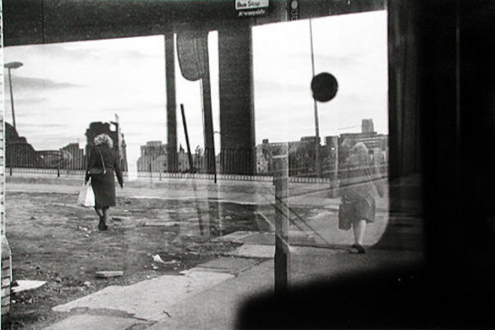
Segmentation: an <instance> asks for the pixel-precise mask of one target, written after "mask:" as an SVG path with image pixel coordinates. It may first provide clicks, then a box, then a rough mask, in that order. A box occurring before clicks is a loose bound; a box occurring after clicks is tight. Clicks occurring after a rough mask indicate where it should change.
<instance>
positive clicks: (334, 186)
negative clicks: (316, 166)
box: [330, 136, 339, 198]
mask: <svg viewBox="0 0 495 330" xmlns="http://www.w3.org/2000/svg"><path fill="white" fill-rule="evenodd" d="M331 141H332V146H331V148H332V149H333V152H334V155H335V157H334V158H335V163H334V166H333V169H332V170H331V177H330V189H331V192H330V194H331V197H332V198H336V197H338V195H339V194H338V192H339V139H338V137H337V136H334V137H332V139H331Z"/></svg>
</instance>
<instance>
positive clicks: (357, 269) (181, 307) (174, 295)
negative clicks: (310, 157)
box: [6, 176, 423, 330]
mask: <svg viewBox="0 0 495 330" xmlns="http://www.w3.org/2000/svg"><path fill="white" fill-rule="evenodd" d="M414 182H415V181H414V180H413V183H408V184H413V185H414V184H417V182H416V183H414ZM399 184H400V183H399ZM80 185H81V181H80V180H77V179H74V178H73V177H69V176H68V177H62V178H50V177H47V178H41V179H40V178H29V177H24V178H20V177H10V178H9V177H7V185H6V190H7V193H8V192H9V191H25V189H29V190H30V191H38V192H63V193H77V191H78V190H79V186H80ZM391 191H392V189H391ZM117 194H118V196H126V197H135V198H163V199H174V200H176V199H200V200H201V199H203V200H207V199H214V200H217V201H229V202H234V203H243V204H253V205H260V204H263V205H267V204H273V203H274V198H275V194H274V186H273V184H272V183H271V182H253V181H249V182H242V181H219V182H217V183H216V184H214V183H212V182H211V181H208V180H192V179H191V180H189V179H187V180H184V179H163V180H162V181H159V182H157V181H156V180H155V181H149V180H140V181H134V182H129V183H128V184H127V185H126V188H125V189H123V190H119V191H118V192H117ZM329 195H330V194H329V192H328V187H327V186H326V185H325V184H316V183H311V184H308V183H306V184H290V185H289V196H290V197H289V204H290V206H298V207H307V208H313V209H315V211H314V213H313V215H312V216H311V217H310V218H309V219H305V220H306V221H307V223H309V224H310V228H306V230H301V228H292V227H291V228H290V234H289V243H290V249H289V251H290V262H289V266H288V270H289V288H290V290H292V289H294V288H300V287H304V286H306V285H311V284H312V283H317V282H319V281H325V282H328V281H331V280H332V279H333V278H337V277H339V276H342V275H345V274H357V273H366V272H369V271H371V270H380V269H387V268H390V267H397V266H400V267H406V268H407V267H415V266H417V265H420V264H421V263H422V262H423V249H422V246H421V243H422V226H421V219H420V210H419V209H414V210H413V209H411V208H408V210H407V211H404V210H397V209H396V210H394V211H393V212H389V209H388V199H387V198H384V199H381V200H379V202H378V215H379V217H380V218H381V219H382V220H381V221H377V222H376V223H375V224H373V225H372V226H369V227H368V231H367V234H366V240H365V245H367V253H366V254H360V255H357V254H351V253H350V251H349V246H350V244H351V243H352V232H351V231H341V230H338V228H337V224H336V222H335V216H333V218H332V219H333V220H331V221H330V220H329V219H330V218H331V216H330V215H331V214H335V212H336V210H337V209H338V205H339V202H340V201H339V199H338V198H331V197H330V196H329ZM412 210H413V211H412ZM268 221H270V220H269V219H268ZM272 225H273V224H272ZM390 231H392V232H393V233H394V235H393V236H394V240H393V241H392V244H388V245H387V244H377V243H383V242H381V240H382V238H383V237H384V236H385V237H388V236H390ZM385 232H387V233H388V234H387V235H384V233H385ZM400 238H403V239H400ZM214 239H218V240H224V241H231V242H237V243H241V245H240V246H239V248H238V249H237V250H235V251H232V252H230V253H227V254H225V255H222V256H220V257H219V258H218V259H216V260H213V261H210V262H207V263H204V264H200V265H198V266H197V267H195V268H192V269H189V270H187V271H184V272H183V273H181V274H180V275H163V276H161V277H158V278H153V279H150V280H145V281H142V282H139V283H135V284H133V285H129V286H110V287H106V288H105V289H103V290H101V291H98V292H96V293H93V294H91V295H88V296H85V297H82V298H80V299H77V300H75V301H71V302H68V303H66V304H63V305H59V306H55V307H54V308H53V310H54V311H55V312H58V313H61V316H63V319H62V320H61V321H59V322H57V323H55V324H53V325H51V326H49V327H47V328H46V329H50V330H59V329H60V330H62V329H64V330H65V329H75V330H78V329H84V330H90V329H105V330H113V329H115V330H117V329H119V330H124V329H133V330H136V329H235V328H236V327H237V321H238V318H239V312H240V310H241V309H242V307H243V305H244V303H246V302H248V301H250V300H251V299H253V298H256V297H258V296H259V295H262V294H266V293H271V292H273V291H274V289H275V275H274V274H275V271H274V255H275V246H274V242H275V236H274V233H273V232H271V233H259V232H234V233H232V234H229V235H226V236H222V237H218V238H214ZM397 242H402V243H397ZM404 242H406V243H404Z"/></svg>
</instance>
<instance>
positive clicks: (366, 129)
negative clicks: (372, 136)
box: [361, 119, 375, 133]
mask: <svg viewBox="0 0 495 330" xmlns="http://www.w3.org/2000/svg"><path fill="white" fill-rule="evenodd" d="M374 131H375V127H374V125H373V119H363V120H362V122H361V133H373V132H374Z"/></svg>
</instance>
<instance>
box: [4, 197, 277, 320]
mask: <svg viewBox="0 0 495 330" xmlns="http://www.w3.org/2000/svg"><path fill="white" fill-rule="evenodd" d="M76 201H77V195H76V194H60V193H25V192H11V193H9V194H7V197H6V214H7V230H6V232H7V239H8V240H9V243H10V246H11V249H12V255H13V257H12V264H13V267H12V268H13V280H14V281H16V280H41V281H46V284H45V285H44V286H42V287H41V288H38V289H36V290H30V291H24V292H21V293H18V294H14V295H13V296H12V299H11V312H10V322H9V324H7V326H6V327H5V329H42V328H44V327H46V326H48V325H50V324H52V323H54V322H55V321H56V320H57V319H58V318H60V317H63V315H60V314H58V313H55V312H53V311H52V310H51V308H52V307H54V306H56V305H59V304H64V303H66V302H68V301H71V300H74V299H77V298H79V297H82V296H86V295H88V294H90V293H93V292H96V291H98V290H101V289H103V288H104V287H107V286H110V285H129V284H132V283H135V282H138V281H143V280H146V279H150V278H153V277H157V276H161V275H164V274H177V273H178V272H180V271H182V270H186V269H189V268H191V267H194V266H195V265H197V264H199V263H203V262H206V261H209V260H212V259H215V258H217V257H218V256H220V255H222V254H224V253H225V252H227V251H231V250H234V249H235V248H236V247H237V245H236V244H235V243H229V242H222V241H218V240H213V238H215V237H217V236H220V235H226V234H228V233H230V232H234V231H239V230H249V231H258V230H265V229H266V228H263V223H264V221H263V220H262V219H260V218H259V215H258V213H257V212H256V211H259V207H258V206H252V205H239V204H233V203H222V204H219V203H215V202H211V203H208V202H198V201H170V200H168V201H166V200H159V199H133V198H118V199H117V206H116V207H114V208H111V210H110V212H111V215H110V216H111V218H112V219H111V220H110V221H109V227H110V230H109V231H106V232H100V231H98V230H97V217H96V214H95V212H94V210H93V209H89V208H84V207H80V206H76ZM266 208H267V209H266V210H264V212H265V213H267V212H268V213H269V212H273V210H271V209H272V208H270V207H269V206H266ZM155 255H159V256H160V257H161V259H162V260H163V261H164V262H163V263H156V262H154V261H153V256H155ZM112 270H114V271H123V272H124V276H122V277H116V278H110V279H98V278H96V276H95V274H96V272H97V271H112ZM14 283H15V282H14ZM4 326H5V325H4ZM2 328H3V327H2Z"/></svg>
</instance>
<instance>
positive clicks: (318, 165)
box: [309, 20, 322, 178]
mask: <svg viewBox="0 0 495 330" xmlns="http://www.w3.org/2000/svg"><path fill="white" fill-rule="evenodd" d="M309 39H310V42H311V68H312V70H313V71H312V72H313V77H314V76H315V54H314V51H313V25H312V24H311V20H309ZM313 102H314V112H315V135H316V146H315V158H316V159H315V161H316V176H317V177H318V178H321V174H322V173H321V160H320V125H319V122H318V103H317V102H316V100H314V101H313Z"/></svg>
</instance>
